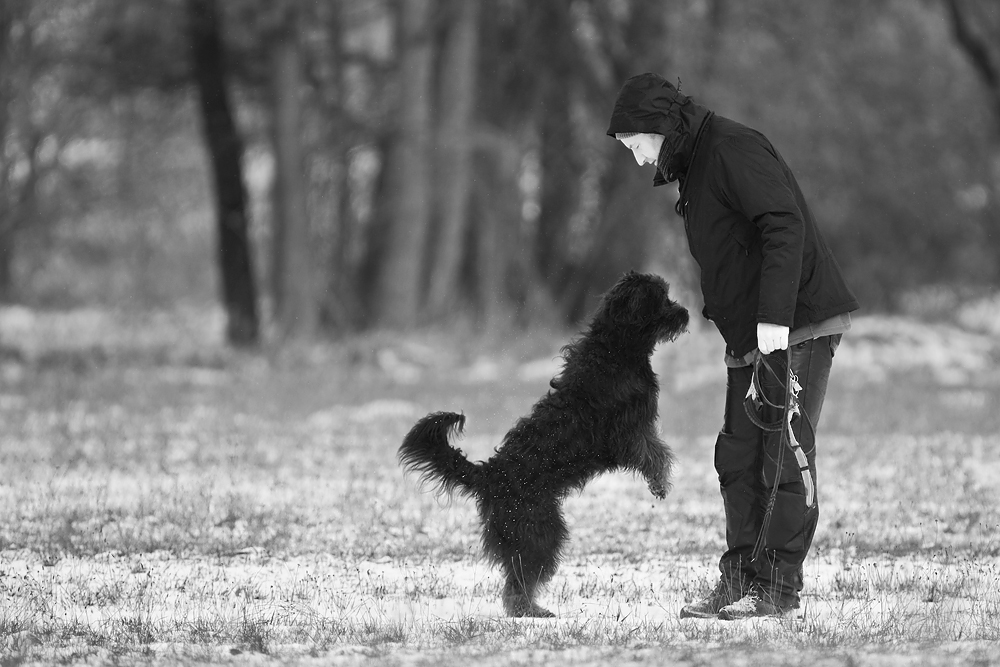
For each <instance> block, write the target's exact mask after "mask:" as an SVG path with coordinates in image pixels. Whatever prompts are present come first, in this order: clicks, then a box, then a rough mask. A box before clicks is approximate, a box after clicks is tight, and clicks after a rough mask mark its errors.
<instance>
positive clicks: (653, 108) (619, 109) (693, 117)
mask: <svg viewBox="0 0 1000 667" xmlns="http://www.w3.org/2000/svg"><path fill="white" fill-rule="evenodd" d="M711 115H712V112H711V111H709V110H708V109H706V108H705V107H703V106H701V105H700V104H696V103H695V102H694V100H692V99H691V98H690V97H688V96H687V95H684V94H683V93H681V92H680V91H679V90H677V88H675V87H674V86H673V84H671V83H670V82H669V81H667V80H666V79H664V78H663V77H662V76H660V75H658V74H652V73H646V74H638V75H636V76H633V77H631V78H630V79H628V80H627V81H626V82H625V85H624V86H622V89H621V91H620V92H619V93H618V99H616V100H615V107H614V110H613V111H612V112H611V123H610V125H609V126H608V136H611V137H614V138H615V139H618V140H619V141H621V142H622V143H624V144H625V145H626V146H627V147H628V148H629V149H631V150H632V153H633V154H634V155H635V159H636V162H638V163H639V164H640V165H641V164H646V163H647V162H654V161H655V163H656V167H657V174H656V177H655V178H654V179H653V185H663V184H664V183H667V182H670V181H675V180H677V179H678V178H683V176H684V174H685V173H686V172H687V168H688V164H689V163H690V161H691V156H692V154H693V153H694V148H695V144H696V142H697V138H698V134H699V131H700V130H701V129H702V127H703V126H704V123H705V121H706V120H707V119H708V118H709V117H710V116H711Z"/></svg>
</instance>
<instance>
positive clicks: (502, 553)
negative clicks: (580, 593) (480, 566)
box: [483, 498, 568, 618]
mask: <svg viewBox="0 0 1000 667" xmlns="http://www.w3.org/2000/svg"><path fill="white" fill-rule="evenodd" d="M530 505H533V503H531V502H530V501H524V500H523V499H519V500H518V501H517V502H512V503H509V504H508V506H507V507H505V508H502V509H501V508H494V509H495V510H500V511H494V512H492V513H491V516H490V520H487V522H486V524H485V525H484V528H483V541H484V543H485V546H486V551H487V553H489V555H490V556H491V557H492V558H493V560H494V561H496V562H497V563H498V564H499V565H500V567H501V569H502V570H503V573H504V577H505V579H506V581H505V582H504V588H503V594H502V599H503V606H504V611H506V612H507V615H508V616H533V617H539V618H548V617H552V616H554V615H555V614H553V613H552V612H551V611H549V610H548V609H545V608H544V607H542V606H540V605H539V604H538V603H537V602H536V601H535V596H536V594H537V592H538V590H539V588H541V586H542V585H544V584H545V583H547V582H548V581H549V580H550V579H551V578H552V575H553V574H555V571H556V568H557V567H558V566H559V555H560V553H561V551H562V548H563V546H564V545H565V543H566V538H567V536H568V531H567V529H566V522H565V521H564V520H563V517H562V512H561V510H560V508H559V501H558V500H556V499H554V498H553V499H547V500H546V501H545V502H542V503H539V504H534V506H530ZM504 510H506V511H504Z"/></svg>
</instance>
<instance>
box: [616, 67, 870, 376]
mask: <svg viewBox="0 0 1000 667" xmlns="http://www.w3.org/2000/svg"><path fill="white" fill-rule="evenodd" d="M619 132H652V133H656V134H662V135H664V137H665V139H664V142H663V147H662V149H661V150H660V157H659V160H658V162H657V175H656V178H655V179H654V181H653V184H654V185H662V184H663V183H666V182H668V181H673V180H675V179H676V180H679V181H680V199H679V200H678V202H677V212H678V213H680V214H681V215H682V216H683V217H684V229H685V231H686V233H687V238H688V243H689V245H690V249H691V254H692V255H693V256H694V258H695V260H696V261H697V262H698V265H699V266H700V267H701V289H702V294H703V296H704V298H705V308H704V310H703V314H704V315H705V317H707V318H708V319H710V320H712V321H713V322H715V325H716V326H717V327H718V328H719V331H720V332H721V333H722V336H723V338H725V340H726V346H727V349H726V351H727V353H728V354H729V355H730V356H733V357H737V358H739V357H743V356H744V355H745V354H747V353H748V352H750V351H751V350H753V349H754V348H756V347H757V326H756V325H757V323H758V322H768V323H771V324H780V325H784V326H787V327H789V328H790V329H792V330H794V329H798V328H800V327H803V326H805V325H807V324H815V323H818V322H821V321H823V320H825V319H828V318H830V317H833V316H835V315H839V314H841V313H846V312H850V311H853V310H857V308H858V301H857V299H856V298H855V297H854V294H853V293H851V290H850V289H849V288H848V287H847V284H846V283H845V282H844V279H843V276H842V275H841V271H840V267H839V266H838V265H837V261H836V260H835V259H834V257H833V255H832V254H831V253H830V250H829V248H828V247H827V246H826V243H825V242H824V241H823V238H822V236H821V235H820V233H819V229H818V228H817V226H816V221H815V220H814V219H813V216H812V213H811V212H810V211H809V207H808V205H807V204H806V201H805V197H803V195H802V191H801V190H800V189H799V186H798V183H796V181H795V177H794V176H793V175H792V172H791V170H790V169H789V168H788V165H787V164H785V161H784V159H782V157H781V155H779V154H778V151H776V150H775V149H774V147H773V146H771V143H770V142H769V141H768V140H767V138H766V137H764V135H762V134H760V133H759V132H757V131H755V130H752V129H750V128H748V127H745V126H743V125H740V124H739V123H737V122H735V121H732V120H729V119H727V118H723V117H721V116H717V115H715V114H713V113H712V112H711V111H709V110H708V109H706V108H705V107H703V106H700V105H698V104H695V103H694V101H692V100H691V98H689V97H687V96H685V95H683V94H682V93H680V92H678V91H677V90H676V89H675V88H674V87H673V86H672V85H671V84H670V83H669V82H667V81H666V80H665V79H663V78H662V77H660V76H658V75H656V74H640V75H638V76H634V77H632V78H631V79H629V80H628V81H626V82H625V85H624V87H623V88H622V90H621V92H620V93H619V95H618V100H617V101H616V103H615V107H614V111H613V112H612V115H611V124H610V127H609V128H608V134H609V135H610V136H612V137H613V136H614V135H615V134H616V133H619Z"/></svg>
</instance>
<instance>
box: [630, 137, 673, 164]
mask: <svg viewBox="0 0 1000 667" xmlns="http://www.w3.org/2000/svg"><path fill="white" fill-rule="evenodd" d="M619 141H621V142H622V143H623V144H625V145H626V146H628V148H629V150H631V151H632V155H634V156H635V161H636V162H637V163H638V164H639V166H640V167H641V166H642V165H644V164H656V158H657V157H659V155H660V147H661V146H662V145H663V135H662V134H636V135H633V136H631V137H625V138H624V139H620V140H619Z"/></svg>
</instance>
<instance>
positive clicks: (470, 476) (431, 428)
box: [398, 412, 482, 497]
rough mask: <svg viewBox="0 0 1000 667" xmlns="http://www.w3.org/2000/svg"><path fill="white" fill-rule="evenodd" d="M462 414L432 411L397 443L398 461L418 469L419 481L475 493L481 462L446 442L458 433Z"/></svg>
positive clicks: (480, 471)
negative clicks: (467, 456) (474, 460)
mask: <svg viewBox="0 0 1000 667" xmlns="http://www.w3.org/2000/svg"><path fill="white" fill-rule="evenodd" d="M463 426H465V415H459V414H455V413H454V412H434V413H431V414H429V415H427V416H426V417H424V418H423V419H421V420H420V421H418V422H417V423H416V425H414V427H413V428H412V429H410V432H409V433H407V434H406V437H405V438H403V444H402V445H400V447H399V454H398V456H399V463H400V464H401V465H402V466H403V468H404V469H405V470H407V471H408V472H417V473H420V479H421V481H422V482H431V483H433V484H434V485H435V486H437V488H438V490H439V491H442V492H445V493H452V492H453V491H459V492H462V493H465V494H467V495H469V496H473V497H475V496H476V491H477V489H478V488H479V486H480V485H479V481H480V478H481V475H482V464H481V463H480V464H476V463H472V462H471V461H469V459H467V458H465V454H464V453H463V452H462V450H461V449H457V448H456V447H453V446H452V445H451V443H450V442H449V436H450V435H452V434H456V435H460V434H461V433H462V427H463Z"/></svg>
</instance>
